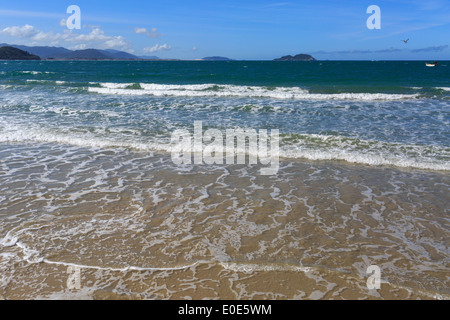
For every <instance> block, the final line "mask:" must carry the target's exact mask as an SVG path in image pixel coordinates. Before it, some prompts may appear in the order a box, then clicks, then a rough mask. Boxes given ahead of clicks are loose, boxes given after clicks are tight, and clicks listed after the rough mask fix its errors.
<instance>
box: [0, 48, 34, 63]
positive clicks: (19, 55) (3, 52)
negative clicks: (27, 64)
mask: <svg viewBox="0 0 450 320" xmlns="http://www.w3.org/2000/svg"><path fill="white" fill-rule="evenodd" d="M0 60H41V58H39V57H38V56H35V55H32V54H29V53H28V52H26V51H23V50H20V49H17V48H13V47H1V48H0Z"/></svg>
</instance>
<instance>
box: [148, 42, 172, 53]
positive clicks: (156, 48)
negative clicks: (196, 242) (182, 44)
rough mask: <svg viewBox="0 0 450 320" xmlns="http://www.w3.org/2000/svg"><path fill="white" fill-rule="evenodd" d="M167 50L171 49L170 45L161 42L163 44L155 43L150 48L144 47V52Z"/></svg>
mask: <svg viewBox="0 0 450 320" xmlns="http://www.w3.org/2000/svg"><path fill="white" fill-rule="evenodd" d="M169 50H172V47H171V46H169V45H167V44H163V45H159V44H155V45H154V46H153V47H151V48H150V47H146V48H144V52H145V53H153V52H158V51H169Z"/></svg>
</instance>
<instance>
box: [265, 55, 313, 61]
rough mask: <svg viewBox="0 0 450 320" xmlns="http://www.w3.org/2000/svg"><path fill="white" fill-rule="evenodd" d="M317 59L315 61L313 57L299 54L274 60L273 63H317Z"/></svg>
mask: <svg viewBox="0 0 450 320" xmlns="http://www.w3.org/2000/svg"><path fill="white" fill-rule="evenodd" d="M315 60H316V59H314V58H313V57H312V56H310V55H309V54H297V55H295V56H291V55H288V56H284V57H281V58H278V59H274V60H273V61H315Z"/></svg>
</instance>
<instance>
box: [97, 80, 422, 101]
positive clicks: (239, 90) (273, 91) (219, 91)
mask: <svg viewBox="0 0 450 320" xmlns="http://www.w3.org/2000/svg"><path fill="white" fill-rule="evenodd" d="M96 84H98V85H100V86H101V87H100V88H98V87H88V91H89V92H93V93H98V94H110V95H136V96H138V95H153V96H157V97H165V96H174V97H182V96H188V97H233V96H234V97H253V98H275V99H295V100H362V101H373V100H385V101H391V100H405V99H414V98H417V97H418V96H419V95H418V94H385V93H334V94H321V93H309V92H308V91H307V90H305V89H302V88H299V87H276V88H270V89H269V88H267V87H258V86H238V85H217V84H201V85H163V84H153V83H140V84H139V86H140V88H141V89H127V87H129V86H131V85H134V84H133V83H96Z"/></svg>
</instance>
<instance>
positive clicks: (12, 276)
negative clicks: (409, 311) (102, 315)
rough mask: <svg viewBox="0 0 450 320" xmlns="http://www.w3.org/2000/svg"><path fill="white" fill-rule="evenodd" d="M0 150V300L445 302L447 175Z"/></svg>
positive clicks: (299, 163) (300, 163)
mask: <svg viewBox="0 0 450 320" xmlns="http://www.w3.org/2000/svg"><path fill="white" fill-rule="evenodd" d="M6 155H7V157H6ZM0 156H2V157H3V158H4V159H7V160H6V161H4V162H3V163H2V164H1V166H0V204H1V206H0V219H1V221H2V222H1V226H0V249H1V251H0V295H1V296H3V297H5V298H7V299H205V298H207V299H448V298H449V297H450V290H449V287H450V286H449V280H448V274H449V270H450V269H449V250H448V247H449V225H450V224H449V219H448V203H449V202H450V201H449V200H450V199H449V192H448V191H449V185H450V177H449V175H448V173H447V172H439V171H424V170H418V169H411V170H409V169H398V168H394V167H373V166H364V165H353V164H349V163H347V162H338V161H306V160H295V161H293V160H289V161H282V162H281V167H280V170H279V171H278V173H277V174H276V175H273V176H261V175H259V169H260V168H261V167H260V166H246V165H240V166H238V165H234V166H206V165H203V166H194V165H192V166H185V167H179V166H175V165H174V164H173V163H172V162H171V160H170V157H169V156H168V155H164V154H156V153H155V154H149V153H143V152H137V151H130V150H119V149H111V150H101V149H87V148H79V147H67V146H61V145H58V146H56V145H51V144H47V145H40V146H32V145H7V146H2V148H1V149H0ZM370 265H376V266H378V267H379V268H380V270H381V288H380V289H379V290H376V289H368V287H367V284H366V281H367V279H368V277H369V276H370V274H367V272H366V271H367V268H368V267H369V266H370ZM76 272H78V275H79V278H78V280H77V281H78V282H74V283H70V279H72V280H73V279H74V276H75V275H76ZM68 281H69V282H68Z"/></svg>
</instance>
